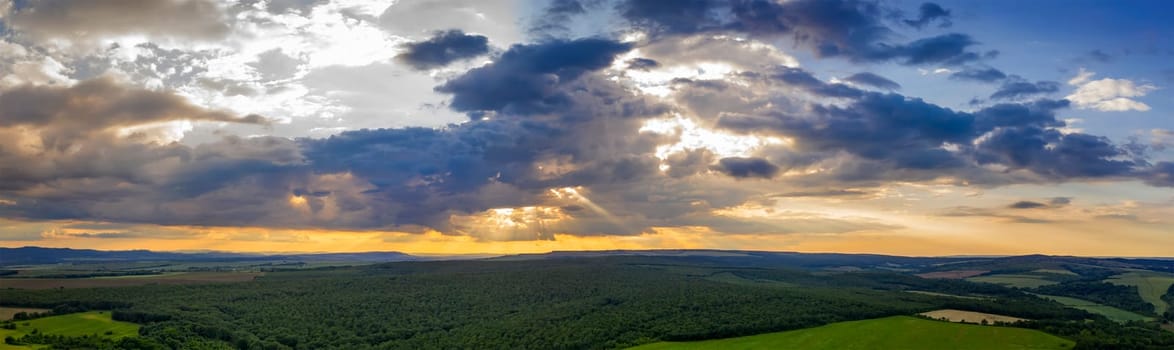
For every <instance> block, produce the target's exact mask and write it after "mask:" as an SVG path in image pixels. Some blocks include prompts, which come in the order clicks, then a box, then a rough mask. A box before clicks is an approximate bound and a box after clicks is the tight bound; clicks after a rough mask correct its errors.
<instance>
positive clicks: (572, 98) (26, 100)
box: [0, 0, 1174, 256]
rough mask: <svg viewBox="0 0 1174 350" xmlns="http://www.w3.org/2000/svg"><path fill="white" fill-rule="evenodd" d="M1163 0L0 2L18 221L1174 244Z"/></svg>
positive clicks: (140, 239) (1078, 245)
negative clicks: (1024, 0) (925, 0)
mask: <svg viewBox="0 0 1174 350" xmlns="http://www.w3.org/2000/svg"><path fill="white" fill-rule="evenodd" d="M1172 12H1174V3H1171V2H1169V1H1163V0H1136V1H1085V0H1081V1H1060V0H1040V1H1028V2H1023V1H1004V0H993V1H962V0H959V1H953V0H946V1H936V2H920V1H904V0H901V1H898V0H891V1H865V0H786V1H776V0H679V1H658V0H399V1H386V0H384V1H375V0H157V1H147V2H144V1H137V0H0V246H7V247H19V246H44V247H70V248H87V249H151V250H176V251H194V250H220V251H241V252H295V251H297V252H354V251H402V252H407V253H418V254H424V253H426V254H461V253H491V254H511V253H534V252H547V251H554V250H604V249H740V250H771V251H801V252H849V253H882V254H898V255H919V256H926V255H1010V254H1036V253H1042V254H1060V255H1085V256H1171V252H1174V250H1172V249H1171V247H1174V90H1172V89H1171V87H1174V63H1172V62H1174V39H1172V38H1174V22H1171V21H1169V18H1168V14H1169V13H1172Z"/></svg>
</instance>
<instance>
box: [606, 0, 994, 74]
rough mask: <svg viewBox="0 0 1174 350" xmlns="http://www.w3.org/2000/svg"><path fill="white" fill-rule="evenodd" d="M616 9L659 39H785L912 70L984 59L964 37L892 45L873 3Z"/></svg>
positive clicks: (747, 1)
mask: <svg viewBox="0 0 1174 350" xmlns="http://www.w3.org/2000/svg"><path fill="white" fill-rule="evenodd" d="M616 9H617V11H618V12H619V15H620V16H621V17H623V18H625V19H627V20H628V21H629V23H631V24H632V25H633V26H634V27H636V28H639V29H642V30H644V31H646V32H648V33H650V34H652V35H653V36H655V37H667V36H675V35H692V34H699V33H710V32H740V33H747V34H750V35H754V36H786V37H790V38H792V39H793V40H795V41H796V42H797V43H802V44H804V45H806V46H808V47H809V48H810V49H812V50H813V51H814V52H815V53H816V54H817V55H819V56H820V57H837V56H839V57H846V58H848V59H850V60H853V61H861V62H869V61H889V60H894V61H897V62H900V63H902V64H908V65H922V64H947V65H956V64H963V63H966V62H971V61H976V60H979V59H981V58H982V57H983V56H982V55H980V54H978V53H975V52H972V51H969V50H968V49H969V48H970V47H971V46H974V45H976V44H978V43H977V42H976V41H974V40H973V39H972V38H970V36H968V35H965V34H959V33H951V34H944V35H940V36H936V37H930V38H924V39H919V40H914V41H912V42H909V43H905V44H900V43H891V42H888V41H887V40H888V39H890V38H891V37H892V36H893V31H892V30H891V29H890V28H888V27H887V26H885V25H884V23H883V22H882V20H883V17H884V12H885V11H884V10H883V9H882V8H881V7H880V6H879V5H878V4H876V3H874V2H868V1H856V0H827V1H817V0H797V1H787V2H781V3H780V2H775V1H768V0H687V1H671V2H666V1H657V0H621V1H618V3H617V5H616ZM938 9H940V7H939V8H938ZM931 16H933V18H942V17H941V15H931ZM931 20H932V18H931Z"/></svg>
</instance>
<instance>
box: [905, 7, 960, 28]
mask: <svg viewBox="0 0 1174 350" xmlns="http://www.w3.org/2000/svg"><path fill="white" fill-rule="evenodd" d="M935 20H936V21H938V23H939V24H938V26H939V27H942V28H945V27H949V26H950V25H952V24H953V23H951V22H950V11H949V10H946V9H944V8H942V6H941V5H938V4H935V3H932V2H927V3H924V4H921V7H918V8H917V19H907V20H904V21H903V22H905V24H906V25H909V26H910V27H913V28H917V29H921V28H924V27H925V26H926V25H927V24H929V23H931V22H933V21H935Z"/></svg>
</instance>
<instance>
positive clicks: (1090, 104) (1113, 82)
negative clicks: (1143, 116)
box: [1065, 68, 1158, 112]
mask: <svg viewBox="0 0 1174 350" xmlns="http://www.w3.org/2000/svg"><path fill="white" fill-rule="evenodd" d="M1095 74H1096V73H1093V72H1090V71H1087V70H1084V69H1083V68H1082V69H1081V70H1080V72H1079V73H1077V75H1076V77H1074V78H1072V79H1071V80H1069V81H1068V85H1072V86H1076V91H1074V92H1072V94H1070V95H1068V96H1067V97H1065V98H1067V99H1068V100H1069V101H1072V103H1073V104H1075V105H1076V107H1077V108H1080V109H1095V110H1098V111H1102V112H1127V111H1140V112H1144V111H1148V110H1150V106H1149V105H1147V104H1145V103H1142V102H1139V101H1137V100H1136V98H1139V97H1145V95H1147V94H1149V93H1150V92H1153V91H1154V90H1157V89H1158V87H1157V86H1154V85H1151V84H1138V83H1135V82H1133V81H1131V80H1128V79H1113V78H1104V79H1099V80H1092V77H1093V76H1094V75H1095Z"/></svg>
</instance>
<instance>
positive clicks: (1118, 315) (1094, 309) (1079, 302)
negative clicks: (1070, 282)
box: [1038, 294, 1150, 322]
mask: <svg viewBox="0 0 1174 350" xmlns="http://www.w3.org/2000/svg"><path fill="white" fill-rule="evenodd" d="M1038 295H1039V296H1040V297H1041V298H1047V299H1052V300H1055V301H1056V302H1059V303H1061V304H1064V305H1065V306H1068V307H1071V308H1075V309H1081V310H1084V311H1088V312H1091V313H1094V314H1098V315H1102V316H1105V317H1108V318H1109V319H1110V320H1113V321H1117V322H1126V321H1145V320H1149V319H1150V318H1149V317H1146V316H1142V315H1138V314H1136V313H1133V312H1129V311H1125V310H1121V309H1118V308H1115V307H1112V306H1108V305H1103V304H1097V303H1094V302H1091V301H1088V300H1084V299H1076V298H1069V297H1060V296H1054V295H1043V294H1038Z"/></svg>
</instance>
